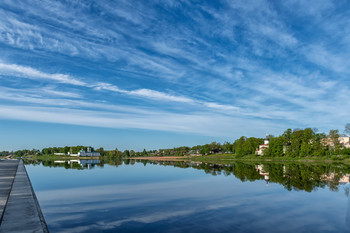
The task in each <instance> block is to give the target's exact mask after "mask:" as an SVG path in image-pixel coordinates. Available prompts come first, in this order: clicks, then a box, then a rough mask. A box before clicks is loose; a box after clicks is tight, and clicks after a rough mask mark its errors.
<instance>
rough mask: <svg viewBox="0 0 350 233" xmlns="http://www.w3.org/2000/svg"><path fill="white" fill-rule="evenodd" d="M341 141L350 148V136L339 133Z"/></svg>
mask: <svg viewBox="0 0 350 233" xmlns="http://www.w3.org/2000/svg"><path fill="white" fill-rule="evenodd" d="M339 142H340V144H341V145H343V146H344V147H345V148H350V136H349V135H346V134H341V135H339Z"/></svg>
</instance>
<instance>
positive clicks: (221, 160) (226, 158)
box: [187, 154, 350, 164]
mask: <svg viewBox="0 0 350 233" xmlns="http://www.w3.org/2000/svg"><path fill="white" fill-rule="evenodd" d="M187 159H188V160H191V161H198V162H206V163H218V164H225V163H230V162H233V161H252V162H270V161H271V162H274V161H276V162H312V163H315V162H316V163H318V162H319V163H333V162H336V163H339V162H341V163H347V164H350V158H349V156H329V157H295V158H293V157H264V156H256V155H247V156H244V157H237V156H236V155H234V154H217V155H206V156H192V157H190V158H187Z"/></svg>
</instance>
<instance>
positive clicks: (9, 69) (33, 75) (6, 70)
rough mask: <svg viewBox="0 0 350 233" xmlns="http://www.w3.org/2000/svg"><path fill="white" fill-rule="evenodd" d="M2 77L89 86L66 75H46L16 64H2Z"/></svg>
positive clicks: (0, 73)
mask: <svg viewBox="0 0 350 233" xmlns="http://www.w3.org/2000/svg"><path fill="white" fill-rule="evenodd" d="M0 75H9V76H16V77H22V78H30V79H34V80H36V79H46V80H52V81H56V82H59V83H64V84H72V85H77V86H86V85H87V84H86V83H85V82H83V81H81V80H78V79H75V78H73V77H71V76H69V75H66V74H50V73H44V72H41V71H39V70H37V69H34V68H31V67H28V66H20V65H16V64H5V63H0Z"/></svg>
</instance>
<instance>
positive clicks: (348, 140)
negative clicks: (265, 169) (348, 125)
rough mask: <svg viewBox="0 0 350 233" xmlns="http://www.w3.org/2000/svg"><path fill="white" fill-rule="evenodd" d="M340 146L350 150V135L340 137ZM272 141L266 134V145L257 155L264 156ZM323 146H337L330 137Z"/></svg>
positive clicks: (260, 148) (258, 150)
mask: <svg viewBox="0 0 350 233" xmlns="http://www.w3.org/2000/svg"><path fill="white" fill-rule="evenodd" d="M338 140H339V145H340V146H342V147H345V148H350V135H347V134H341V135H339V138H338ZM269 143H270V139H269V137H268V135H267V134H266V138H265V140H264V144H261V145H259V148H258V149H257V150H256V152H255V154H256V155H264V150H265V149H267V148H269ZM323 144H324V145H325V146H332V147H333V146H335V145H334V142H333V140H332V139H331V138H330V137H327V138H325V139H324V140H323ZM285 150H286V147H285V146H284V147H283V151H284V152H285Z"/></svg>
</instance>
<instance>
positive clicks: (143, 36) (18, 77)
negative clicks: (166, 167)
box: [0, 0, 350, 151]
mask: <svg viewBox="0 0 350 233" xmlns="http://www.w3.org/2000/svg"><path fill="white" fill-rule="evenodd" d="M349 11H350V3H349V2H347V1H341V0H339V1H326V0H325V1H301V0H286V1H263V0H258V1H245V0H242V1H239V0H237V1H236V0H235V1H231V0H227V1H224V0H222V1H212V0H208V1H187V0H176V1H175V0H174V1H173V0H164V1H158V0H153V1H126V0H118V1H109V0H99V1H75V0H70V1H49V0H41V1H39V0H30V1H29V0H28V1H27V0H20V1H19V0H18V1H16V0H2V1H1V2H0V131H1V136H0V151H1V150H16V149H24V148H39V149H40V148H43V147H47V146H65V145H78V144H79V145H90V146H94V147H100V146H102V147H104V148H105V149H114V148H116V147H117V148H118V149H122V150H125V149H135V150H142V149H143V148H146V149H158V148H169V147H174V146H182V145H186V146H194V145H198V144H205V143H210V142H212V141H217V142H221V143H223V142H225V141H229V142H232V141H234V140H235V139H237V138H239V137H240V136H247V137H264V135H265V134H266V133H268V134H273V135H280V134H282V133H283V131H284V130H286V129H287V128H292V129H295V128H306V127H312V128H318V129H319V131H321V132H328V131H329V130H330V129H339V130H340V132H342V131H343V129H344V125H345V124H346V123H349V122H350V101H349V93H350V91H349V89H350V80H349V74H350V12H349Z"/></svg>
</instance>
